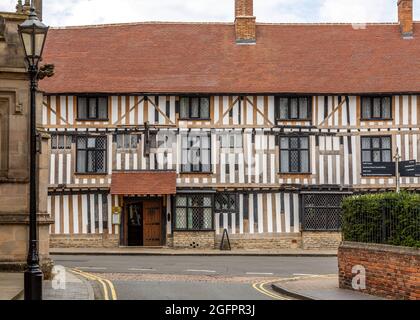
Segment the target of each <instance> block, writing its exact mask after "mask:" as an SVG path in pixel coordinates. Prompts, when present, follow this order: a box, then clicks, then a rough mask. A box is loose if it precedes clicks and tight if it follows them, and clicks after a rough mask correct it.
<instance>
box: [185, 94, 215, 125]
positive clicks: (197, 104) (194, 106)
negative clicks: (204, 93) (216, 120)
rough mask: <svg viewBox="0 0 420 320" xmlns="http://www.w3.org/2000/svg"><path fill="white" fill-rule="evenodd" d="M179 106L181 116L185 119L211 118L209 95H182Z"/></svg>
mask: <svg viewBox="0 0 420 320" xmlns="http://www.w3.org/2000/svg"><path fill="white" fill-rule="evenodd" d="M179 106H180V109H179V113H180V118H181V119H183V120H194V119H197V120H208V119H210V98H209V97H202V98H200V97H181V98H180V102H179Z"/></svg>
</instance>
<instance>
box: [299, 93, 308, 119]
mask: <svg viewBox="0 0 420 320" xmlns="http://www.w3.org/2000/svg"><path fill="white" fill-rule="evenodd" d="M308 116H309V115H308V98H300V99H299V118H300V119H307V118H308Z"/></svg>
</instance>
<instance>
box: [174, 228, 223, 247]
mask: <svg viewBox="0 0 420 320" xmlns="http://www.w3.org/2000/svg"><path fill="white" fill-rule="evenodd" d="M171 242H172V247H173V248H175V249H182V248H190V249H214V247H215V232H214V231H209V232H207V231H206V232H184V231H175V232H174V233H173V235H172V241H171Z"/></svg>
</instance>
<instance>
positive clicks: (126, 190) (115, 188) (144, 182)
mask: <svg viewBox="0 0 420 320" xmlns="http://www.w3.org/2000/svg"><path fill="white" fill-rule="evenodd" d="M111 194H113V195H135V196H137V195H138V196H146V195H168V194H176V172H174V171H168V172H164V171H162V172H161V171H154V172H150V171H145V172H118V173H113V174H112V183H111Z"/></svg>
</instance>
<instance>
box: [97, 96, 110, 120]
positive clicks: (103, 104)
mask: <svg viewBox="0 0 420 320" xmlns="http://www.w3.org/2000/svg"><path fill="white" fill-rule="evenodd" d="M98 113H99V114H98V118H99V119H107V118H108V99H107V98H99V100H98Z"/></svg>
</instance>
